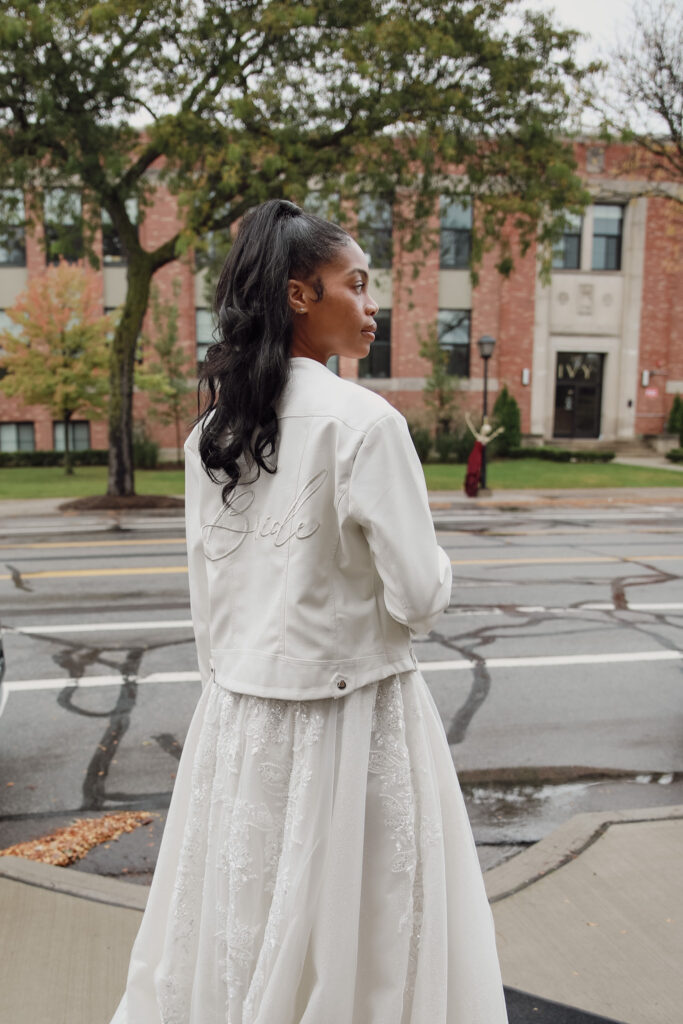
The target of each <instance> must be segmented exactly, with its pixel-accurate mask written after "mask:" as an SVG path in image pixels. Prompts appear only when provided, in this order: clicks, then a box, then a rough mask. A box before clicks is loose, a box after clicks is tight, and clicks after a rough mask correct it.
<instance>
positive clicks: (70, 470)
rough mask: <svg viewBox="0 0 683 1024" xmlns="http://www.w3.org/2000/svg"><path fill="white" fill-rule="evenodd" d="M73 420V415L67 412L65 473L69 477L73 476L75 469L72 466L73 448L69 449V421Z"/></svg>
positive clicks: (65, 420)
mask: <svg viewBox="0 0 683 1024" xmlns="http://www.w3.org/2000/svg"><path fill="white" fill-rule="evenodd" d="M70 420H71V413H70V412H67V413H65V414H64V472H65V473H66V475H67V476H72V475H73V471H74V468H73V466H72V465H71V448H70V447H69V421H70Z"/></svg>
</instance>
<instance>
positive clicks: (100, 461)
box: [0, 448, 109, 468]
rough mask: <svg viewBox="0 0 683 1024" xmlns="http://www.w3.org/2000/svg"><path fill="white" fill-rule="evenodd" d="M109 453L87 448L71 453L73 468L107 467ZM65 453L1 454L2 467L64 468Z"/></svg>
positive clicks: (49, 451) (0, 462) (0, 465)
mask: <svg viewBox="0 0 683 1024" xmlns="http://www.w3.org/2000/svg"><path fill="white" fill-rule="evenodd" d="M108 461H109V452H108V451H107V450H106V448H105V449H102V450H100V449H99V448H85V449H84V450H83V451H77V452H71V464H72V465H73V466H106V465H107V463H108ZM63 465H64V452H56V451H53V450H52V449H47V450H45V451H37V452H0V467H2V466H5V467H7V468H14V467H16V466H63Z"/></svg>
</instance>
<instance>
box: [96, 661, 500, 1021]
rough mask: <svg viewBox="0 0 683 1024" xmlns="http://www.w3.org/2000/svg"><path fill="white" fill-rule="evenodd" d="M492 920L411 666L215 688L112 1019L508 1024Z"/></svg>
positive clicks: (459, 804)
mask: <svg viewBox="0 0 683 1024" xmlns="http://www.w3.org/2000/svg"><path fill="white" fill-rule="evenodd" d="M506 1021H507V1016H506V1011H505V1002H504V997H503V990H502V985H501V979H500V972H499V966H498V959H497V954H496V948H495V938H494V929H493V921H492V915H491V912H490V909H489V906H488V903H487V900H486V895H485V891H484V885H483V880H482V876H481V872H480V868H479V863H478V859H477V853H476V849H475V846H474V842H473V839H472V833H471V829H470V825H469V821H468V819H467V814H466V811H465V807H464V803H463V799H462V795H461V793H460V789H459V786H458V782H457V779H456V775H455V771H454V767H453V762H452V759H451V754H450V750H449V748H448V744H447V741H446V737H445V733H444V730H443V726H442V723H441V719H440V716H439V713H438V711H437V709H436V706H435V704H434V702H433V700H432V697H431V695H430V693H429V690H428V689H427V686H426V683H425V681H424V678H423V676H422V674H421V673H420V671H419V669H416V670H413V671H408V672H403V673H400V674H398V675H395V676H392V677H389V678H387V679H384V680H382V681H380V682H377V683H372V684H369V685H367V686H364V687H362V688H360V689H358V690H356V691H355V692H353V693H350V694H348V696H346V697H345V698H344V699H343V700H335V699H333V698H323V699H319V700H308V701H285V700H270V699H266V698H262V697H255V696H247V695H243V694H237V693H234V692H231V691H230V690H227V689H225V688H223V687H221V686H220V685H219V684H218V683H216V682H215V681H212V682H211V683H210V684H209V685H208V686H207V687H206V688H205V689H204V690H203V692H202V695H201V697H200V699H199V703H198V705H197V708H196V711H195V714H194V716H193V719H192V722H191V725H190V728H189V732H188V736H187V739H186V743H185V747H184V750H183V755H182V758H181V761H180V765H179V771H178V777H177V779H176V785H175V789H174V793H173V798H172V801H171V806H170V809H169V813H168V818H167V822H166V828H165V832H164V837H163V842H162V845H161V850H160V854H159V860H158V864H157V868H156V872H155V875H154V879H153V883H152V887H151V891H150V896H149V901H148V905H147V910H146V912H145V915H144V917H143V921H142V924H141V927H140V931H139V934H138V937H137V939H136V942H135V945H134V948H133V953H132V957H131V963H130V969H129V975H128V982H127V987H126V992H125V994H124V996H123V999H122V1001H121V1004H120V1005H119V1008H118V1010H117V1011H116V1013H115V1015H114V1018H113V1021H112V1024H505V1022H506Z"/></svg>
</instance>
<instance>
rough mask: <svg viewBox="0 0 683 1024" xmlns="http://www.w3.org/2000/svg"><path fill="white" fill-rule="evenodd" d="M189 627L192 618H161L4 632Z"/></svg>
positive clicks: (68, 631) (8, 631)
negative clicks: (147, 620)
mask: <svg viewBox="0 0 683 1024" xmlns="http://www.w3.org/2000/svg"><path fill="white" fill-rule="evenodd" d="M188 628H189V629H191V628H192V619H162V620H160V621H150V622H79V623H76V622H73V623H70V622H64V623H60V624H59V625H51V624H50V625H44V626H41V625H34V626H5V627H4V629H3V632H5V633H26V634H28V635H30V634H32V633H111V632H123V631H126V632H127V631H128V630H135V629H150V630H151V629H188Z"/></svg>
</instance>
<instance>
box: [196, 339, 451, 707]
mask: <svg viewBox="0 0 683 1024" xmlns="http://www.w3.org/2000/svg"><path fill="white" fill-rule="evenodd" d="M278 420H279V440H278V451H277V472H276V473H275V474H272V475H271V474H268V473H263V472H262V473H261V475H260V477H259V479H258V480H257V481H256V482H255V483H249V482H244V483H243V482H240V483H239V484H238V486H237V488H236V490H235V491H234V492H233V494H232V495H231V497H230V499H229V502H228V505H227V506H225V505H224V504H223V501H222V499H221V485H220V484H216V483H213V482H212V481H211V479H210V478H209V476H208V475H207V473H206V472H205V471H204V469H203V468H202V465H201V460H200V458H199V455H198V450H197V443H198V437H199V435H198V431H199V428H198V427H195V428H194V430H193V431H192V433H191V434H190V436H189V437H188V439H187V441H186V443H185V467H186V498H185V501H186V524H187V548H188V561H189V579H190V599H191V606H192V620H193V624H194V632H195V639H196V642H197V652H198V659H199V668H200V673H201V678H202V685H205V684H206V682H207V681H208V679H209V677H210V675H211V674H212V673H213V674H214V675H215V678H216V680H217V682H219V683H220V684H221V685H223V686H225V687H227V688H228V689H231V690H236V691H237V692H240V693H247V694H255V695H257V696H262V697H276V698H285V699H293V700H302V699H313V698H319V697H342V696H344V695H345V694H348V693H350V692H351V691H352V690H355V689H357V688H358V687H360V686H364V685H366V684H367V683H370V682H373V681H376V680H379V679H384V678H386V677H387V676H391V675H393V674H394V673H396V672H402V671H405V670H407V669H412V668H415V667H416V666H417V662H416V659H415V654H414V652H413V648H412V645H411V636H412V634H413V633H414V632H420V633H423V632H428V631H429V629H430V628H431V627H432V626H433V624H434V623H435V621H436V619H437V618H438V616H439V614H440V613H441V612H442V611H443V609H444V608H445V607H446V605H447V604H448V601H449V599H450V594H451V564H450V560H449V558H448V556H447V555H446V552H445V551H443V549H442V548H440V547H439V546H438V545H437V543H436V537H435V533H434V526H433V523H432V518H431V514H430V511H429V505H428V502H427V490H426V487H425V481H424V476H423V473H422V467H421V466H420V462H419V460H418V457H417V454H416V452H415V449H414V447H413V443H412V440H411V438H410V434H409V433H408V428H407V425H406V421H405V419H404V417H403V416H402V415H401V413H399V412H398V411H397V410H396V409H394V408H393V407H392V406H391V405H390V404H389V403H388V402H387V401H386V400H385V399H384V398H382V397H380V396H379V395H377V394H375V393H374V392H372V391H369V390H367V389H366V388H364V387H362V386H360V385H358V384H356V383H354V382H353V381H348V380H342V379H341V378H339V377H337V376H336V374H334V373H332V372H331V371H330V370H328V369H327V367H325V366H323V364H322V363H319V362H317V361H316V360H314V359H308V358H304V357H295V358H293V359H292V360H291V375H290V377H289V379H288V381H287V384H286V386H285V389H284V391H283V394H282V397H281V400H280V405H279V408H278ZM247 479H253V474H251V475H250V476H249V477H248V478H247Z"/></svg>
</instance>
